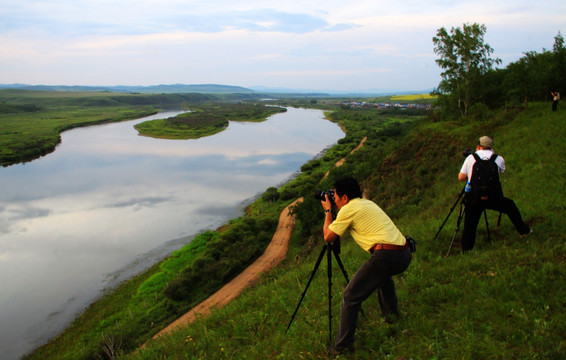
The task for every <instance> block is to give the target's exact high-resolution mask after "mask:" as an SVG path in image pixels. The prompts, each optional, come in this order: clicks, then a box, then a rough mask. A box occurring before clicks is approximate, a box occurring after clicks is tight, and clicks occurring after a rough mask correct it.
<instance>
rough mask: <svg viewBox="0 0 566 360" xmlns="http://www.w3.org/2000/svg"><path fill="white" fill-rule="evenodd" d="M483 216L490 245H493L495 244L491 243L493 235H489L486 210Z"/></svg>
mask: <svg viewBox="0 0 566 360" xmlns="http://www.w3.org/2000/svg"><path fill="white" fill-rule="evenodd" d="M483 216H484V218H485V228H486V229H487V238H488V239H489V243H490V244H492V243H493V242H492V241H491V234H490V233H489V223H488V222H487V210H486V209H484V210H483Z"/></svg>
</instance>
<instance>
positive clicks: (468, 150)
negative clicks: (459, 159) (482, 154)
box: [462, 148, 474, 158]
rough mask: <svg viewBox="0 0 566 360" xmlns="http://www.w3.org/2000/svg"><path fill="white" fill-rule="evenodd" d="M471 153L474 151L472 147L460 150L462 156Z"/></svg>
mask: <svg viewBox="0 0 566 360" xmlns="http://www.w3.org/2000/svg"><path fill="white" fill-rule="evenodd" d="M473 153H474V152H473V151H472V149H468V148H465V149H464V150H463V151H462V156H464V157H465V158H467V157H468V156H470V155H472V154H473Z"/></svg>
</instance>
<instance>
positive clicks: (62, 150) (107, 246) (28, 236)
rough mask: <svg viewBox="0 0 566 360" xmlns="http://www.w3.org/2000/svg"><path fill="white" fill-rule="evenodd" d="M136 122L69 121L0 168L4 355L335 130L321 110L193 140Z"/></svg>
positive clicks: (251, 193) (233, 212)
mask: <svg viewBox="0 0 566 360" xmlns="http://www.w3.org/2000/svg"><path fill="white" fill-rule="evenodd" d="M177 113H178V112H169V113H161V114H157V115H154V116H151V117H147V118H143V119H137V120H132V121H126V122H120V123H112V124H105V125H98V126H92V127H86V128H78V129H73V130H70V131H67V132H64V133H63V134H62V142H61V144H60V145H59V146H58V147H57V149H56V151H54V152H53V153H51V154H49V155H47V156H45V157H42V158H40V159H38V160H35V161H32V162H30V163H27V164H19V165H13V166H9V167H6V168H0V190H1V191H0V287H1V292H0V353H1V354H2V355H1V357H2V359H8V360H10V359H17V358H19V357H21V356H22V355H23V354H25V353H27V352H29V351H31V350H33V349H34V348H35V347H37V346H38V345H40V344H42V343H44V342H45V341H47V340H48V339H49V338H50V337H53V336H55V335H57V334H58V333H59V332H61V331H62V330H63V329H64V328H65V327H66V326H68V325H69V324H70V322H71V321H72V320H73V318H74V317H75V316H77V314H79V313H80V312H81V311H83V310H84V309H85V308H86V307H87V306H88V305H89V304H90V303H92V302H93V301H94V300H96V298H98V297H99V296H101V294H102V293H103V291H104V290H105V289H108V288H112V287H114V286H116V285H117V284H118V283H119V282H121V281H123V280H125V279H128V278H129V277H131V276H132V275H134V274H136V273H139V272H140V271H142V270H144V269H146V268H148V267H150V266H151V265H153V264H155V263H156V262H158V261H159V260H161V259H163V258H164V257H165V256H167V255H168V254H170V253H171V252H172V251H173V250H176V249H178V248H180V247H181V246H182V245H184V244H186V243H188V242H189V241H190V240H191V239H192V238H193V237H194V236H195V235H196V234H198V233H200V232H202V231H204V230H208V229H215V228H217V227H218V226H220V225H222V224H224V223H226V222H227V221H228V220H230V219H233V218H236V217H239V216H240V215H242V214H243V209H244V207H245V206H246V205H247V204H249V202H250V201H251V199H253V198H254V197H256V196H258V194H261V193H262V192H263V191H265V190H266V189H267V188H268V187H270V186H277V185H280V184H282V183H284V182H285V181H288V180H289V179H290V178H292V176H293V175H294V174H296V173H297V172H298V171H299V169H300V167H301V165H302V164H304V163H306V162H307V161H309V160H310V159H312V158H313V157H315V156H316V155H317V154H319V153H320V152H321V151H323V150H324V149H326V148H327V147H329V146H331V145H333V144H335V143H336V141H337V140H338V139H340V138H341V137H343V135H344V134H343V132H342V131H341V130H340V128H339V127H338V126H337V125H336V124H334V123H331V122H330V121H327V120H325V119H324V114H323V112H322V111H320V110H309V109H295V108H288V109H287V112H285V113H280V114H276V115H273V116H271V117H270V118H269V119H268V120H267V121H264V122H261V123H241V122H230V124H229V126H228V128H227V129H226V130H225V131H223V132H221V133H219V134H216V135H214V136H209V137H205V138H201V139H196V140H163V139H152V138H148V137H142V136H139V135H138V134H137V131H136V130H135V129H134V128H133V126H134V125H135V124H137V123H139V122H142V121H146V120H149V119H157V118H166V117H170V116H173V115H175V114H177Z"/></svg>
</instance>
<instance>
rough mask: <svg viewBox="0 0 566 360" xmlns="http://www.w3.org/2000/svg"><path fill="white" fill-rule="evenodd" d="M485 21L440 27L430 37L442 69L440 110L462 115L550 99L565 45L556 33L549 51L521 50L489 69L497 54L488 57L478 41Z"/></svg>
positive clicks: (560, 81)
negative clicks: (515, 56)
mask: <svg viewBox="0 0 566 360" xmlns="http://www.w3.org/2000/svg"><path fill="white" fill-rule="evenodd" d="M486 31H487V28H486V26H485V25H480V24H476V23H474V24H463V26H462V27H461V28H457V27H456V28H455V27H453V28H451V30H450V31H447V30H446V29H445V28H444V27H443V28H440V29H438V30H437V33H436V36H434V37H433V39H432V40H433V43H434V52H435V54H437V55H438V56H439V57H438V59H437V60H436V63H437V65H438V66H439V67H440V68H441V69H442V73H441V78H442V80H441V81H440V83H439V85H438V87H437V88H436V89H435V90H434V91H433V94H434V95H436V96H437V97H438V101H437V106H438V108H439V111H440V113H441V114H443V115H445V116H448V117H455V116H456V117H457V116H460V117H467V116H468V115H470V114H473V113H474V112H477V111H483V110H484V109H486V108H487V109H494V108H501V107H503V106H505V107H516V106H521V107H528V104H529V102H532V101H545V100H548V99H550V97H551V94H550V93H551V91H558V92H560V91H561V90H562V88H563V87H564V85H565V84H566V47H565V45H564V37H563V36H562V34H561V33H560V31H559V32H558V34H557V35H556V36H555V38H554V46H553V48H552V50H546V49H544V48H543V50H542V52H540V53H538V52H536V51H528V52H525V53H524V55H523V56H522V57H521V58H520V59H519V60H517V61H515V62H512V63H510V64H509V65H507V67H505V68H503V69H496V68H494V67H495V65H499V64H501V59H499V58H497V57H495V58H494V57H492V53H493V51H494V49H493V48H492V47H491V46H490V45H489V44H487V43H486V42H485V41H484V35H485V33H486Z"/></svg>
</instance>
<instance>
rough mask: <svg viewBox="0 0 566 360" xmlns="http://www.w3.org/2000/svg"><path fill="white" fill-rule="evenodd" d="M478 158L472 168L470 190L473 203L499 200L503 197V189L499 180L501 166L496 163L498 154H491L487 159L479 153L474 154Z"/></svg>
mask: <svg viewBox="0 0 566 360" xmlns="http://www.w3.org/2000/svg"><path fill="white" fill-rule="evenodd" d="M472 155H473V156H474V158H475V159H476V162H475V163H474V166H473V170H472V179H471V180H470V184H471V185H472V190H471V192H470V195H471V201H472V204H476V203H478V202H479V201H497V200H499V199H501V198H502V197H503V189H502V188H501V182H499V167H498V166H497V164H496V163H495V159H496V158H497V154H493V155H491V157H490V158H489V159H487V160H483V159H481V158H480V157H479V156H478V154H476V153H473V154H472Z"/></svg>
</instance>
